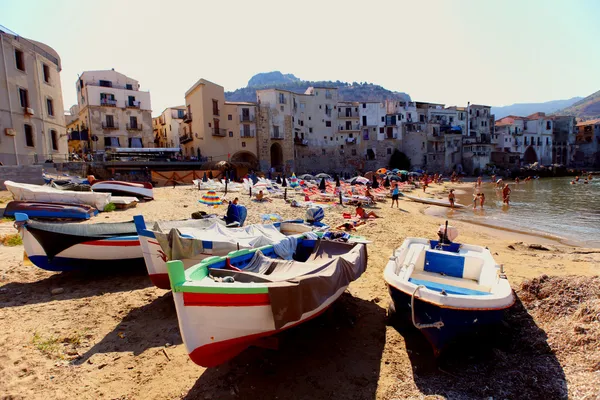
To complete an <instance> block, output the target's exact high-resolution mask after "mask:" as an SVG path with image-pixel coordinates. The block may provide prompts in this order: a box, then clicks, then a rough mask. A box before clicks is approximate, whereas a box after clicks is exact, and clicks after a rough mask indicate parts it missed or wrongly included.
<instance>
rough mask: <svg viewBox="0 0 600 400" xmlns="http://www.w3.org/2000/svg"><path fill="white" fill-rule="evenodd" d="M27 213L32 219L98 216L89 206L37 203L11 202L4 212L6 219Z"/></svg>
mask: <svg viewBox="0 0 600 400" xmlns="http://www.w3.org/2000/svg"><path fill="white" fill-rule="evenodd" d="M19 212H20V213H25V214H27V215H28V216H29V217H31V218H68V219H90V218H91V217H93V216H95V215H98V210H96V209H95V208H93V207H91V206H87V205H83V204H81V205H74V204H66V203H64V204H60V203H48V202H36V201H11V202H10V203H8V204H7V205H6V210H4V216H5V217H14V216H15V213H19Z"/></svg>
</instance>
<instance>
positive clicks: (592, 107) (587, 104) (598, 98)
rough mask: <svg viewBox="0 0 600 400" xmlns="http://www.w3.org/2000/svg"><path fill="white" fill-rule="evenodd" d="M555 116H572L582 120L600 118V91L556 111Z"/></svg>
mask: <svg viewBox="0 0 600 400" xmlns="http://www.w3.org/2000/svg"><path fill="white" fill-rule="evenodd" d="M555 114H557V115H558V114H560V115H570V116H573V117H576V118H577V119H581V120H587V119H595V118H600V90H598V91H597V92H594V93H592V94H590V95H589V96H587V97H585V98H583V99H581V100H579V101H577V102H575V103H574V104H572V105H570V106H567V107H565V108H563V109H560V110H558V111H556V112H555Z"/></svg>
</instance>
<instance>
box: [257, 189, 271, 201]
mask: <svg viewBox="0 0 600 400" xmlns="http://www.w3.org/2000/svg"><path fill="white" fill-rule="evenodd" d="M256 201H260V202H263V201H271V199H269V198H267V197H265V194H264V193H263V191H262V190H261V191H259V192H258V193H257V194H256Z"/></svg>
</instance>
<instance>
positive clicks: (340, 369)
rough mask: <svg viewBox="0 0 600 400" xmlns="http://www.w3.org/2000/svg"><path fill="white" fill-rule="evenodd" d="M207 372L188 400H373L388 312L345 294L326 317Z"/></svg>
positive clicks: (250, 349) (252, 349) (297, 328)
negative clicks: (271, 347)
mask: <svg viewBox="0 0 600 400" xmlns="http://www.w3.org/2000/svg"><path fill="white" fill-rule="evenodd" d="M278 338H279V350H265V349H260V348H254V347H252V348H249V349H248V350H246V351H245V352H243V353H242V354H240V355H239V356H237V357H235V358H234V359H233V360H230V361H229V362H227V363H225V364H222V365H220V366H218V367H214V368H209V369H207V370H206V371H205V372H204V373H203V374H202V376H200V378H199V379H198V380H197V381H196V383H195V385H194V386H193V387H192V389H191V390H190V391H189V393H188V394H187V396H186V397H185V399H203V398H212V399H240V398H245V399H254V400H257V399H276V398H279V399H291V398H293V399H327V400H330V399H373V398H375V393H376V391H377V381H378V379H379V372H380V371H379V370H380V363H381V355H382V352H383V347H384V345H385V310H384V309H383V308H381V307H380V306H379V305H377V304H375V303H373V302H369V301H365V300H362V299H359V298H356V297H353V296H352V295H350V294H348V293H345V294H344V295H343V296H342V297H341V298H340V299H339V300H338V301H337V302H335V303H334V304H333V305H332V306H331V308H330V309H329V310H328V311H327V312H326V313H325V314H324V315H322V316H320V317H318V318H315V319H314V320H311V321H308V322H306V323H304V324H302V325H300V326H298V327H296V328H292V329H290V330H288V331H284V332H282V333H281V334H280V335H279V336H278Z"/></svg>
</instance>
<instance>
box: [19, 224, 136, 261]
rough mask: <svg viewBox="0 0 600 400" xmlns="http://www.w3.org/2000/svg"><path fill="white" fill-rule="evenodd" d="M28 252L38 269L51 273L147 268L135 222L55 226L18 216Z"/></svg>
mask: <svg viewBox="0 0 600 400" xmlns="http://www.w3.org/2000/svg"><path fill="white" fill-rule="evenodd" d="M15 226H16V227H17V229H18V230H19V232H20V233H21V237H22V239H23V246H24V247H25V253H26V254H27V256H28V257H29V259H30V260H31V262H32V263H33V264H34V265H36V266H37V267H39V268H42V269H46V270H49V271H69V270H74V269H82V270H84V269H87V270H91V269H98V270H101V269H104V268H106V267H107V266H109V267H110V268H124V269H125V268H133V267H137V266H143V265H144V256H143V255H142V248H141V247H140V241H139V239H138V235H137V233H136V230H135V225H134V224H133V222H124V223H100V224H89V225H82V224H53V223H48V222H38V221H31V220H29V218H28V216H27V215H26V214H22V213H15Z"/></svg>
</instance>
